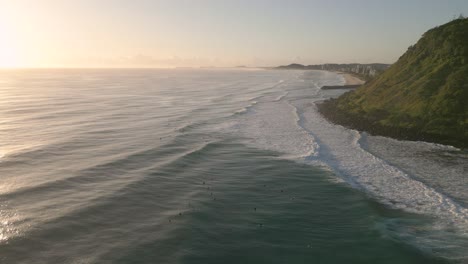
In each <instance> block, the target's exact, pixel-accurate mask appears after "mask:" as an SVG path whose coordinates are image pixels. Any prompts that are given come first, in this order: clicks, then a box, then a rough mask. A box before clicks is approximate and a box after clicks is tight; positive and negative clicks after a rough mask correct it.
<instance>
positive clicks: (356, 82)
mask: <svg viewBox="0 0 468 264" xmlns="http://www.w3.org/2000/svg"><path fill="white" fill-rule="evenodd" d="M332 72H334V73H337V74H338V75H340V76H342V77H343V79H344V81H345V83H344V84H343V85H325V86H322V87H321V88H320V89H321V90H343V89H346V90H354V89H356V88H359V87H361V86H362V85H364V84H365V83H366V81H364V80H362V79H361V78H359V77H357V76H355V75H353V74H351V73H346V72H337V71H332Z"/></svg>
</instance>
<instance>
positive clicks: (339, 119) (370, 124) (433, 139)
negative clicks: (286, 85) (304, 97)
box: [316, 72, 468, 149]
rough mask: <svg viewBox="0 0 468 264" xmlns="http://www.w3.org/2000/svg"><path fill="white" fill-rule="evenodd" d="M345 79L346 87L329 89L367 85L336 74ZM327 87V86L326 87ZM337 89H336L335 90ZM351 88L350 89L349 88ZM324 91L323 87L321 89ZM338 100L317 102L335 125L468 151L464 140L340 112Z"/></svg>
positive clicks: (467, 143) (348, 75) (321, 110)
mask: <svg viewBox="0 0 468 264" xmlns="http://www.w3.org/2000/svg"><path fill="white" fill-rule="evenodd" d="M336 73H338V74H340V75H342V76H343V77H344V78H345V85H344V86H341V87H342V88H339V87H340V86H329V88H325V90H327V89H350V90H351V89H352V90H354V88H357V87H359V86H361V85H363V84H364V83H365V81H363V80H360V79H359V78H357V77H356V76H353V75H352V74H349V73H343V72H336ZM359 81H361V82H362V83H361V84H359V85H356V84H355V83H356V82H359ZM356 86H357V87H356ZM324 87H325V86H324ZM335 87H336V88H335ZM347 87H349V88H347ZM321 89H323V87H322V88H321ZM336 102H337V99H333V98H330V99H327V100H324V101H321V102H317V104H316V105H317V109H318V112H319V113H320V114H321V115H322V116H323V117H325V119H327V120H328V121H330V122H331V123H333V124H336V125H341V126H344V127H347V128H350V129H355V130H358V131H361V132H367V133H369V134H371V135H375V136H384V137H390V138H393V139H397V140H410V141H424V142H430V143H436V144H444V145H449V146H454V147H457V148H460V149H467V148H468V142H465V141H464V140H463V138H453V137H449V136H445V135H439V134H430V133H426V132H421V131H420V130H419V129H417V128H412V129H411V128H403V127H397V126H385V125H382V124H379V123H377V121H376V120H367V119H365V118H362V117H361V116H359V115H357V114H351V113H347V112H344V111H343V110H340V109H339V108H338V106H337V105H336Z"/></svg>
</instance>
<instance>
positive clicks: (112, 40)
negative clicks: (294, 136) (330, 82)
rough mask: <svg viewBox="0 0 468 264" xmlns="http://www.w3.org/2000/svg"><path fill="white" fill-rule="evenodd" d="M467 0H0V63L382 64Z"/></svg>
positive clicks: (463, 8)
mask: <svg viewBox="0 0 468 264" xmlns="http://www.w3.org/2000/svg"><path fill="white" fill-rule="evenodd" d="M460 13H464V14H465V15H467V14H468V0H439V1H438V0H321V1H319V0H315V1H314V0H309V1H300V0H297V1H295V0H283V1H279V0H229V1H228V0H185V1H183V0H167V1H157V0H29V1H27V0H0V36H1V37H0V66H3V67H5V66H19V67H21V66H23V67H60V66H66V67H87V66H89V67H173V66H210V65H214V66H235V65H249V66H271V65H278V64H287V63H291V62H299V63H304V64H318V63H328V62H330V63H331V62H334V63H350V62H360V63H369V62H384V63H392V62H394V61H395V60H396V59H398V57H399V56H400V55H401V54H402V53H403V52H404V51H405V50H406V49H407V47H408V46H410V45H411V44H414V43H415V42H416V41H417V40H418V39H419V37H420V36H421V34H422V33H424V32H425V31H427V30H428V29H430V28H432V27H434V26H437V25H441V24H443V23H446V22H448V21H450V20H451V19H452V18H453V17H455V16H458V15H459V14H460Z"/></svg>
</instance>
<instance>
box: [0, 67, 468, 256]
mask: <svg viewBox="0 0 468 264" xmlns="http://www.w3.org/2000/svg"><path fill="white" fill-rule="evenodd" d="M0 77H1V78H0V79H1V80H2V81H1V82H0V96H1V98H2V100H1V102H0V117H1V119H0V139H1V140H0V175H1V188H0V259H2V260H3V261H4V262H6V263H64V262H67V263H154V261H156V262H159V263H217V261H223V262H224V263H231V262H232V263H238V262H241V261H255V262H256V263H283V262H282V261H286V262H288V263H295V262H297V263H301V261H304V260H310V261H322V262H323V263H336V262H341V261H345V260H351V262H353V261H355V262H356V263H363V262H368V263H375V262H379V263H395V262H400V263H444V262H445V261H449V262H455V263H457V262H463V261H466V260H467V259H468V255H467V254H466V248H468V208H467V206H468V196H467V193H468V192H467V190H468V180H467V177H468V175H467V173H466V168H467V166H468V154H467V153H466V151H465V150H460V149H457V148H454V147H451V146H445V145H439V144H433V143H427V142H414V141H400V140H396V139H391V138H386V137H379V136H372V135H369V134H367V133H366V132H360V131H356V130H353V129H349V128H346V127H343V126H340V125H336V124H333V123H330V122H329V121H328V120H326V119H325V118H324V117H322V116H321V115H320V114H319V113H318V111H317V104H318V103H320V102H321V101H323V100H326V99H328V98H332V97H336V96H339V95H340V94H342V93H343V92H345V91H340V90H321V89H320V88H321V87H322V86H324V85H342V84H344V82H345V80H344V78H343V77H342V76H341V75H339V74H337V73H334V72H327V71H295V70H292V71H289V70H265V69H165V70H153V69H144V70H143V69H140V70H138V69H133V70H123V69H122V70H119V69H114V70H104V69H103V70H72V69H69V70H58V69H57V70H9V71H2V72H0ZM299 234H300V235H299ZM349 241H351V242H352V243H351V244H350V242H349ZM214 248H216V249H217V250H213V249H214ZM335 251H338V252H341V254H335V253H334V252H335ZM359 252H361V253H359ZM266 256H268V257H266Z"/></svg>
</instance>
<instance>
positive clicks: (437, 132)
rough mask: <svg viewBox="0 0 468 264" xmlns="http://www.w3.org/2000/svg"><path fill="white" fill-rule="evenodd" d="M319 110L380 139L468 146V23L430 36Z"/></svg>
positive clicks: (449, 26) (449, 25) (456, 23)
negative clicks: (388, 137)
mask: <svg viewBox="0 0 468 264" xmlns="http://www.w3.org/2000/svg"><path fill="white" fill-rule="evenodd" d="M320 108H321V111H322V113H324V114H325V115H326V116H327V117H330V118H332V119H334V121H336V122H339V123H343V124H344V125H349V126H354V127H356V128H358V129H365V130H367V129H369V128H371V130H372V128H373V130H374V132H375V133H376V134H389V133H390V134H401V135H402V137H403V138H408V139H418V140H421V139H422V140H429V141H435V142H441V143H448V144H453V145H457V146H463V147H466V146H467V144H468V142H467V141H468V19H457V20H454V21H452V22H450V23H447V24H445V25H442V26H439V27H436V28H433V29H431V30H429V31H427V32H426V33H425V34H424V35H423V37H422V38H421V39H420V40H419V41H418V42H417V43H416V44H415V45H414V46H411V47H409V48H408V50H407V51H406V52H405V54H403V56H401V57H400V58H399V59H398V61H397V62H396V63H395V64H393V65H392V66H391V67H390V68H389V69H388V70H386V71H385V72H384V73H383V74H381V75H379V76H378V77H377V78H375V79H374V80H372V81H370V82H368V83H367V84H366V85H364V86H363V87H361V88H359V89H357V90H355V91H353V92H349V93H346V94H344V95H343V96H341V97H339V98H338V99H337V100H330V101H327V102H325V103H324V104H323V105H322V106H321V107H320ZM331 111H335V113H333V114H331ZM385 131H387V133H386V132H385ZM371 132H372V131H371ZM396 136H398V135H396Z"/></svg>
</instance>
